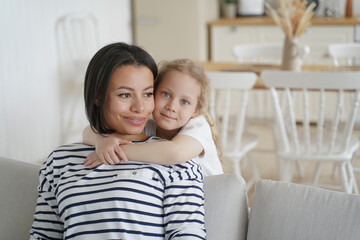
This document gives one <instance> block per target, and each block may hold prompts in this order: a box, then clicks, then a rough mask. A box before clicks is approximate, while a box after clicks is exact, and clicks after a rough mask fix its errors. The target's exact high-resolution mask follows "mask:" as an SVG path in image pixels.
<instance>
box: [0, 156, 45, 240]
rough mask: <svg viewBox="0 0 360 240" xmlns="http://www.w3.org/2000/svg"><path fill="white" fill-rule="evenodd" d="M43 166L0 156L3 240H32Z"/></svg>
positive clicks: (0, 222)
mask: <svg viewBox="0 0 360 240" xmlns="http://www.w3.org/2000/svg"><path fill="white" fill-rule="evenodd" d="M39 169H40V165H37V164H32V163H26V162H20V161H15V160H11V159H7V158H3V157H0V239H1V240H14V239H19V240H20V239H29V237H30V235H29V231H30V228H31V224H32V222H33V216H34V211H35V205H36V199H37V186H38V185H39V177H38V175H39Z"/></svg>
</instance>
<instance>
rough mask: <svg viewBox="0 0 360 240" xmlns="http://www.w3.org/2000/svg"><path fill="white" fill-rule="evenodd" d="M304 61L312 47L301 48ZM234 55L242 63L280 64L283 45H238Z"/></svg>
mask: <svg viewBox="0 0 360 240" xmlns="http://www.w3.org/2000/svg"><path fill="white" fill-rule="evenodd" d="M301 51H302V53H301V55H302V56H303V58H302V60H303V61H304V60H305V59H306V58H307V56H308V55H309V54H310V47H309V46H307V45H303V46H301ZM233 54H234V56H235V57H236V59H237V61H238V62H240V63H263V64H280V63H281V60H282V55H283V43H279V42H277V43H250V44H236V45H234V47H233Z"/></svg>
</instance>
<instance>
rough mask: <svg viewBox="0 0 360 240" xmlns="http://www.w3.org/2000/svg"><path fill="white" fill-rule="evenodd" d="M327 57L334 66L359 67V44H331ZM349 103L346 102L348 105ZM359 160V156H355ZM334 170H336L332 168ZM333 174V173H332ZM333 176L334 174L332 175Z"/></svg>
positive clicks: (359, 171)
mask: <svg viewBox="0 0 360 240" xmlns="http://www.w3.org/2000/svg"><path fill="white" fill-rule="evenodd" d="M328 53H329V56H330V57H331V58H332V59H333V63H334V66H360V43H333V44H329V46H328ZM345 95H348V96H345V99H346V100H349V99H350V100H351V95H350V94H345ZM349 95H350V96H349ZM348 102H349V101H347V103H348ZM343 105H344V106H343V108H344V110H343V113H345V112H346V110H347V108H348V106H347V105H348V104H346V102H345V103H343ZM355 128H356V129H360V114H359V115H357V118H356V120H355ZM356 158H357V159H359V158H360V156H359V154H357V156H356ZM334 170H336V169H335V168H334ZM354 172H355V173H357V174H360V168H359V167H358V168H354ZM334 173H335V171H334ZM334 175H335V174H334Z"/></svg>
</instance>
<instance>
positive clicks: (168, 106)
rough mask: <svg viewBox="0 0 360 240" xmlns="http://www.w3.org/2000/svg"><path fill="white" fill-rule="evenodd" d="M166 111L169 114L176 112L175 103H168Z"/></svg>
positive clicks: (172, 101) (171, 101)
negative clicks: (169, 112)
mask: <svg viewBox="0 0 360 240" xmlns="http://www.w3.org/2000/svg"><path fill="white" fill-rule="evenodd" d="M166 110H169V111H171V112H175V111H176V103H175V101H174V100H170V101H168V103H167V104H166Z"/></svg>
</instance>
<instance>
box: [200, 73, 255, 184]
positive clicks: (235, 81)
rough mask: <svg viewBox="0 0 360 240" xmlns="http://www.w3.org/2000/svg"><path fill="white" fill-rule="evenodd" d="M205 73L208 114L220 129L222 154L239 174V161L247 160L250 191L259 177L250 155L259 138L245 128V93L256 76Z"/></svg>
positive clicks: (239, 174)
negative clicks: (208, 87)
mask: <svg viewBox="0 0 360 240" xmlns="http://www.w3.org/2000/svg"><path fill="white" fill-rule="evenodd" d="M207 76H208V77H209V79H210V82H211V95H210V104H209V107H210V115H211V117H212V118H213V119H214V122H215V124H216V126H217V127H218V129H219V133H220V134H219V135H220V146H221V149H222V155H223V157H224V158H225V159H226V160H229V161H231V162H232V163H233V166H234V172H235V173H236V174H237V175H238V176H241V175H242V173H241V160H242V159H245V158H246V159H247V160H248V163H249V167H250V169H251V173H252V174H251V178H250V179H248V180H247V189H248V190H249V189H250V188H251V187H252V185H253V184H254V183H255V182H256V181H257V180H258V179H260V175H259V173H258V170H257V168H256V166H255V164H254V162H253V159H252V158H251V155H250V154H249V153H250V151H251V150H253V149H254V148H255V147H256V146H257V145H258V142H259V139H258V137H257V136H256V135H254V134H251V133H246V132H245V131H244V126H245V117H246V109H247V102H248V92H249V90H250V89H251V88H252V87H253V86H254V84H255V82H256V80H257V76H256V74H255V73H247V72H207ZM235 99H236V100H235ZM234 101H236V104H234Z"/></svg>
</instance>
